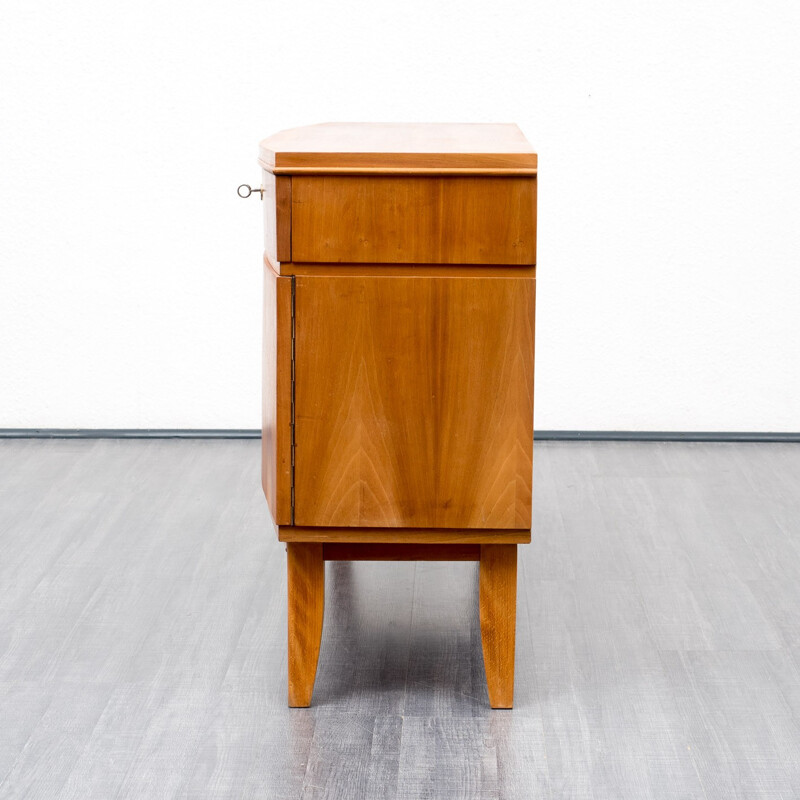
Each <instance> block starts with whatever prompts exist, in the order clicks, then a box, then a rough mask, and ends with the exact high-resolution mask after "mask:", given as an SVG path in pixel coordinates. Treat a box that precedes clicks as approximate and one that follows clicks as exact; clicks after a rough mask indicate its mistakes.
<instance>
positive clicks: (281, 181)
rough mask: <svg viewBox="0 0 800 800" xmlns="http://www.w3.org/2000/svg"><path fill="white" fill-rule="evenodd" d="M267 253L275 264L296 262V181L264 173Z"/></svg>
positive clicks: (262, 172) (283, 176) (262, 174)
mask: <svg viewBox="0 0 800 800" xmlns="http://www.w3.org/2000/svg"><path fill="white" fill-rule="evenodd" d="M261 188H262V189H263V190H264V195H263V197H262V198H261V202H262V204H263V213H264V253H265V254H266V256H267V258H268V259H269V261H270V263H272V264H273V265H276V266H277V265H278V264H279V263H280V262H281V261H291V260H292V179H291V177H290V176H288V175H278V176H276V175H273V174H272V173H271V172H268V171H267V170H262V171H261Z"/></svg>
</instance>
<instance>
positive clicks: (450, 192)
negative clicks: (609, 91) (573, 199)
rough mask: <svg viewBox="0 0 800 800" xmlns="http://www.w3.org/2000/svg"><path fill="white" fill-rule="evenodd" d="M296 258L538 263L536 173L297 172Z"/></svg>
mask: <svg viewBox="0 0 800 800" xmlns="http://www.w3.org/2000/svg"><path fill="white" fill-rule="evenodd" d="M291 259H292V261H294V262H306V263H317V262H320V263H325V262H339V263H351V264H359V263H372V264H376V263H392V264H512V265H531V264H535V263H536V178H535V177H517V176H515V177H487V176H482V177H471V176H451V177H430V176H428V177H409V176H400V177H396V176H369V177H362V176H298V175H295V176H293V177H292V185H291Z"/></svg>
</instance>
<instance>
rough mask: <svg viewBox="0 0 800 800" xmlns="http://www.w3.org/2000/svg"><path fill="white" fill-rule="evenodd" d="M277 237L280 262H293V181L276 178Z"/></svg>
mask: <svg viewBox="0 0 800 800" xmlns="http://www.w3.org/2000/svg"><path fill="white" fill-rule="evenodd" d="M275 206H276V214H277V220H276V229H277V230H276V237H277V255H278V261H279V262H280V261H291V260H292V179H291V177H289V176H288V175H278V176H277V177H275Z"/></svg>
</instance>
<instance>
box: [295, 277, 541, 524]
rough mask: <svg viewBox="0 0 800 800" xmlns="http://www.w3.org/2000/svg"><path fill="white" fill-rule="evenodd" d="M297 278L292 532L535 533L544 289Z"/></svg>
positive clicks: (526, 281) (517, 283)
mask: <svg viewBox="0 0 800 800" xmlns="http://www.w3.org/2000/svg"><path fill="white" fill-rule="evenodd" d="M295 280H296V287H295V303H296V307H295V328H296V330H295V339H296V342H295V358H296V362H295V369H296V386H295V524H296V525H326V526H376V527H444V528H508V529H513V528H529V527H530V522H531V462H532V449H533V327H534V295H535V279H534V278H462V277H458V278H448V277H441V278H440V277H372V276H370V277H356V276H349V277H327V276H326V277H305V276H298V277H297V278H296V279H295Z"/></svg>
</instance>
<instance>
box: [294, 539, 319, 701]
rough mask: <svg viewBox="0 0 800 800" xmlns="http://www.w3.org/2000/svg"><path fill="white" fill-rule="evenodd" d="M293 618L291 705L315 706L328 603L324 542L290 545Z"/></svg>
mask: <svg viewBox="0 0 800 800" xmlns="http://www.w3.org/2000/svg"><path fill="white" fill-rule="evenodd" d="M286 567H287V585H288V592H289V594H288V597H289V599H288V619H289V705H290V706H291V707H292V708H302V707H306V706H309V705H311V695H312V693H313V691H314V678H315V677H316V674H317V661H318V659H319V646H320V640H321V638H322V618H323V610H324V604H325V562H324V561H323V560H322V545H321V544H308V543H300V542H291V543H289V544H287V545H286Z"/></svg>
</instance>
